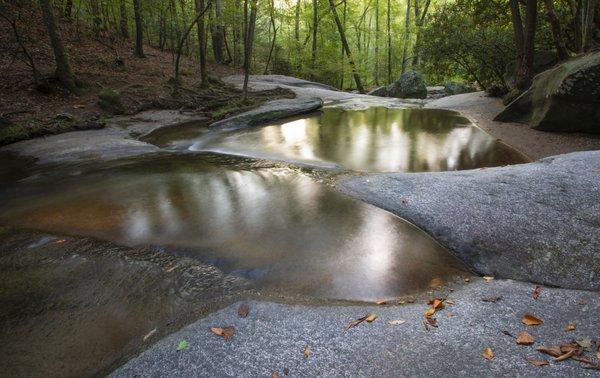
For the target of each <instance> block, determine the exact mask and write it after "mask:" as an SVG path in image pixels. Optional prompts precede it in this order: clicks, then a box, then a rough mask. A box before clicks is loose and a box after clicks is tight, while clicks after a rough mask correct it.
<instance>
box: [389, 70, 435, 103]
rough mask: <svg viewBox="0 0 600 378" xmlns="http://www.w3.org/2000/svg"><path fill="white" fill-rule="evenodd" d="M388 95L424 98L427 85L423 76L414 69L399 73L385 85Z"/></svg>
mask: <svg viewBox="0 0 600 378" xmlns="http://www.w3.org/2000/svg"><path fill="white" fill-rule="evenodd" d="M387 91H388V96H389V97H396V98H421V99H423V98H426V97H427V86H426V85H425V80H424V79H423V76H421V74H419V73H418V72H416V71H408V72H405V73H403V74H402V75H400V77H399V78H398V80H396V81H395V82H393V83H392V84H390V85H389V86H388V87H387Z"/></svg>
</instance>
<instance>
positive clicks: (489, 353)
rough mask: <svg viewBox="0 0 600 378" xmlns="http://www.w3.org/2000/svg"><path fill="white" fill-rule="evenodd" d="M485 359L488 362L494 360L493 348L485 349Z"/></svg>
mask: <svg viewBox="0 0 600 378" xmlns="http://www.w3.org/2000/svg"><path fill="white" fill-rule="evenodd" d="M483 358H485V359H486V360H491V359H492V358H494V351H493V350H492V348H485V349H484V350H483Z"/></svg>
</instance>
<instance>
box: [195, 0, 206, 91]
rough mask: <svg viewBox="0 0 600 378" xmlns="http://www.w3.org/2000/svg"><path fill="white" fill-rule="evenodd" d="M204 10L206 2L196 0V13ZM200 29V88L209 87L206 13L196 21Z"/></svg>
mask: <svg viewBox="0 0 600 378" xmlns="http://www.w3.org/2000/svg"><path fill="white" fill-rule="evenodd" d="M203 9H204V0H196V12H197V13H201V12H202V10H203ZM196 25H197V29H198V55H199V57H200V86H201V87H207V86H208V74H207V72H206V30H205V28H204V13H202V15H201V16H200V17H199V18H198V19H197V20H196Z"/></svg>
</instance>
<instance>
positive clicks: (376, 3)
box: [373, 0, 379, 86]
mask: <svg viewBox="0 0 600 378" xmlns="http://www.w3.org/2000/svg"><path fill="white" fill-rule="evenodd" d="M373 76H374V77H375V85H376V86H379V0H375V72H374V75H373Z"/></svg>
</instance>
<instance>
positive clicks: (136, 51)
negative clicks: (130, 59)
mask: <svg viewBox="0 0 600 378" xmlns="http://www.w3.org/2000/svg"><path fill="white" fill-rule="evenodd" d="M141 8H142V4H141V0H133V14H134V17H135V46H134V48H133V55H134V56H136V57H138V58H145V57H146V56H145V55H144V25H143V22H142V9H141Z"/></svg>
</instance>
